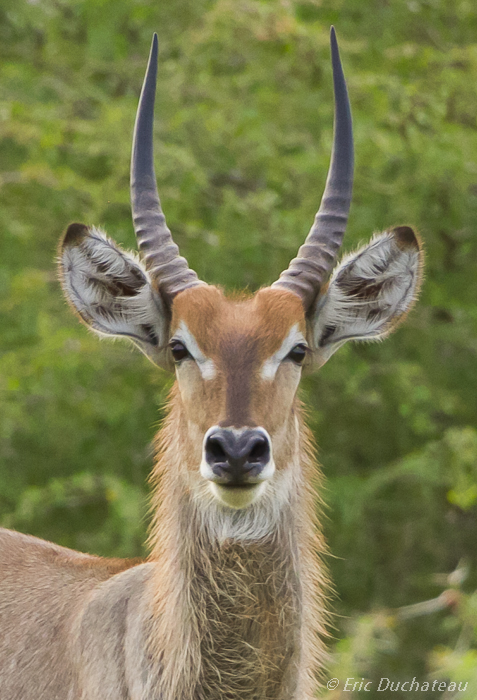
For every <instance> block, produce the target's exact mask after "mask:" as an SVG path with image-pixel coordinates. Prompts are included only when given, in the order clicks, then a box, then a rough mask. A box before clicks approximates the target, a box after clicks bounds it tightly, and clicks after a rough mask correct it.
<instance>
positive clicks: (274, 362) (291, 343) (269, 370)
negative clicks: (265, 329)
mask: <svg viewBox="0 0 477 700" xmlns="http://www.w3.org/2000/svg"><path fill="white" fill-rule="evenodd" d="M300 343H303V344H306V339H305V337H304V335H303V333H301V332H300V331H299V330H298V323H296V324H295V325H294V326H292V328H291V329H290V332H289V333H288V335H287V337H286V338H285V340H284V341H283V343H282V344H281V346H280V348H279V349H278V350H277V351H276V352H275V353H273V355H272V356H271V357H269V358H268V359H267V360H265V362H264V363H263V365H262V369H261V371H260V376H261V378H262V379H264V380H265V381H272V379H274V378H275V375H276V373H277V370H278V368H279V367H280V364H281V363H282V362H283V360H284V359H285V357H286V356H287V355H288V354H289V352H290V351H291V350H292V349H293V348H294V347H295V345H298V344H300Z"/></svg>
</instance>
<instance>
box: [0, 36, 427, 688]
mask: <svg viewBox="0 0 477 700" xmlns="http://www.w3.org/2000/svg"><path fill="white" fill-rule="evenodd" d="M331 55H332V64H333V81H334V91H335V127H334V136H333V152H332V157H331V165H330V170H329V174H328V179H327V182H326V187H325V192H324V195H323V198H322V202H321V205H320V209H319V211H318V213H317V215H316V217H315V221H314V224H313V226H312V228H311V231H310V233H309V234H308V237H307V239H306V241H305V243H304V245H303V246H302V247H301V248H300V250H299V252H298V256H297V257H296V258H295V259H294V260H293V261H292V262H291V263H290V266H289V267H288V269H287V270H286V271H285V272H283V273H282V274H281V276H280V278H279V279H278V280H277V281H276V282H274V284H272V285H271V287H266V288H263V289H260V290H259V291H258V292H257V293H256V294H254V295H248V294H244V295H242V296H233V297H227V296H226V295H225V294H224V292H223V291H222V290H221V289H219V288H217V287H215V286H211V285H209V284H205V283H204V282H201V281H200V280H199V279H198V277H197V275H196V273H195V272H193V270H191V269H190V268H189V267H188V264H187V262H186V260H185V259H184V258H183V257H180V256H179V252H178V248H177V246H176V245H175V243H174V242H173V240H172V237H171V233H170V231H169V229H168V228H167V225H166V221H165V218H164V215H163V213H162V209H161V205H160V201H159V197H158V194H157V189H156V179H155V175H154V166H153V148H152V132H153V111H154V98H155V85H156V71H157V38H156V36H154V39H153V43H152V49H151V54H150V58H149V64H148V67H147V72H146V77H145V81H144V85H143V90H142V93H141V98H140V102H139V108H138V113H137V119H136V125H135V130H134V139H133V151H132V166H131V201H132V214H133V221H134V228H135V231H136V236H137V240H138V245H139V250H140V254H141V258H138V257H136V256H134V255H132V254H130V253H126V252H124V251H123V250H121V249H120V248H119V247H118V246H117V245H116V244H115V243H114V242H113V241H111V240H110V239H108V238H107V237H106V236H105V234H104V233H102V232H101V231H99V230H98V229H96V228H93V227H89V226H85V225H82V224H71V225H70V226H69V227H68V229H67V231H66V234H65V236H64V238H63V240H62V243H61V246H60V261H59V264H60V271H61V280H62V285H63V289H64V292H65V295H66V298H67V299H68V301H69V303H70V305H71V306H72V307H73V309H74V311H75V312H76V313H77V315H78V316H79V318H80V319H81V321H82V322H83V323H85V324H86V325H87V326H88V327H89V328H91V329H93V330H94V331H96V332H97V333H98V334H99V335H103V336H104V335H109V336H126V337H128V338H131V339H132V340H133V341H134V342H135V344H136V345H138V346H139V347H140V349H141V350H142V351H143V352H144V353H146V354H147V355H148V357H149V358H150V359H151V360H152V361H153V362H154V363H155V364H156V365H158V366H159V367H162V368H164V369H166V370H169V371H174V372H175V375H176V381H175V384H174V387H173V390H172V393H171V397H170V401H169V406H168V414H167V418H166V420H165V423H164V425H163V427H162V429H161V430H160V432H159V434H158V436H157V441H156V448H157V450H156V462H155V467H154V473H153V485H154V496H153V506H154V520H153V525H152V530H151V535H150V543H151V554H150V556H149V558H148V559H147V561H144V562H142V563H138V562H131V561H121V560H113V559H102V558H100V557H95V556H90V555H86V554H80V553H78V552H74V551H70V550H67V549H64V548H62V547H59V546H56V545H54V544H50V543H48V542H44V541H42V540H38V539H36V538H34V537H29V536H26V535H22V534H18V533H15V532H10V531H7V530H3V531H2V532H1V534H0V630H1V633H0V698H1V700H311V698H312V697H314V694H315V692H316V689H317V677H318V676H319V674H320V672H321V671H322V670H323V667H324V664H325V658H326V653H325V646H324V642H323V637H324V636H325V632H326V622H327V613H326V607H327V606H326V598H327V577H326V570H325V568H324V566H323V562H322V553H323V552H324V549H325V548H324V543H323V539H322V535H321V532H320V527H319V522H317V520H316V518H315V513H316V500H317V496H316V494H315V491H314V488H315V487H316V484H317V483H318V484H319V477H318V471H317V466H316V465H315V463H314V458H313V443H312V440H311V439H310V435H309V433H308V431H307V429H306V426H305V424H304V420H303V415H302V409H301V406H300V402H299V399H298V398H297V389H298V385H299V382H300V378H301V374H302V369H303V367H304V366H309V367H310V368H317V367H320V366H321V365H322V364H323V363H324V362H326V361H327V360H328V358H329V357H330V356H331V355H332V354H333V353H334V352H335V351H336V350H337V349H338V348H339V347H340V346H341V345H343V344H344V343H345V342H346V341H348V340H362V339H364V340H377V339H381V338H384V337H385V336H387V335H388V334H389V333H390V332H391V331H392V330H394V329H395V328H396V326H397V325H398V324H399V323H400V322H401V321H402V319H403V318H404V317H405V316H406V313H407V312H408V310H409V309H410V307H411V306H412V304H413V301H414V299H415V298H416V294H417V292H418V288H419V283H420V278H421V265H422V259H421V258H422V255H421V252H420V245H419V242H418V239H417V237H416V234H415V233H414V232H413V230H412V229H411V228H409V227H408V226H400V227H397V228H393V229H390V230H387V231H385V232H384V233H381V234H379V235H375V236H374V237H373V238H372V240H371V241H370V243H368V244H367V245H366V246H364V247H363V248H361V249H360V250H358V251H357V252H355V253H353V254H351V255H348V256H347V257H345V258H344V259H343V260H342V262H341V263H340V264H338V265H337V266H336V267H335V265H336V260H337V255H338V251H339V248H340V246H341V243H342V239H343V235H344V231H345V226H346V222H347V217H348V211H349V207H350V202H351V191H352V180H353V140H352V126H351V113H350V107H349V102H348V94H347V89H346V83H345V80H344V76H343V71H342V67H341V63H340V58H339V53H338V46H337V43H336V37H335V34H334V30H333V29H332V31H331ZM333 268H334V270H333Z"/></svg>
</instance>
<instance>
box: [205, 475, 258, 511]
mask: <svg viewBox="0 0 477 700" xmlns="http://www.w3.org/2000/svg"><path fill="white" fill-rule="evenodd" d="M210 488H211V490H212V493H213V494H214V496H215V497H216V498H217V500H218V501H220V502H221V503H222V504H223V505H225V506H228V507H229V508H234V509H235V510H241V509H242V508H247V506H250V505H252V503H254V502H255V501H256V500H257V498H259V497H260V496H261V495H262V493H263V492H264V490H265V488H266V484H265V483H264V482H263V481H262V482H261V483H259V484H250V485H248V486H233V487H232V486H224V485H223V484H216V483H214V482H211V484H210Z"/></svg>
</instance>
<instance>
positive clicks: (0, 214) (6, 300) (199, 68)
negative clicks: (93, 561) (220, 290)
mask: <svg viewBox="0 0 477 700" xmlns="http://www.w3.org/2000/svg"><path fill="white" fill-rule="evenodd" d="M331 23H334V24H335V25H336V27H337V32H338V36H339V40H340V47H341V51H342V56H343V61H344V66H345V71H346V75H347V78H348V84H349V89H350V96H351V101H352V105H353V112H354V124H355V136H356V151H357V163H356V185H355V195H354V202H353V208H352V212H351V219H350V224H349V229H348V234H347V239H346V240H347V242H346V248H347V249H350V248H352V247H353V246H356V245H357V244H358V243H359V242H360V241H362V240H365V239H367V238H368V237H369V236H370V234H371V233H372V232H373V231H374V230H378V229H383V228H385V227H387V226H390V225H394V224H399V223H412V224H415V225H416V226H417V227H418V229H419V230H420V231H421V232H422V236H423V238H424V240H425V244H426V250H427V267H426V270H427V272H426V280H425V284H424V287H423V293H422V296H421V299H420V301H419V303H418V304H417V306H416V309H415V310H414V311H413V312H412V314H411V315H410V317H409V319H408V321H407V323H406V325H405V327H404V328H403V329H401V330H400V331H398V333H397V334H396V335H395V336H393V338H392V339H390V340H388V341H386V343H385V344H383V345H380V346H368V345H356V346H353V347H346V348H343V349H342V350H341V351H340V353H339V354H337V355H336V356H335V357H333V359H332V360H331V361H330V363H329V364H328V365H326V366H325V367H324V368H323V369H322V370H321V372H320V374H319V375H318V376H313V377H309V378H307V379H306V381H305V389H304V393H305V399H306V401H307V403H308V404H309V405H310V407H311V410H310V421H311V424H312V427H313V430H314V432H315V434H316V436H317V439H318V442H319V444H320V455H321V459H322V462H323V464H324V470H325V473H326V475H327V493H326V494H325V500H327V502H328V503H329V504H330V509H329V518H328V520H327V523H326V529H327V536H328V540H329V542H330V546H331V551H332V553H333V555H334V556H333V558H330V562H329V564H330V567H331V570H332V575H333V580H334V582H335V586H336V589H337V591H338V594H339V597H338V599H337V601H336V603H335V608H336V610H337V612H338V613H340V615H342V616H343V617H337V618H336V620H337V621H336V624H337V628H338V629H337V631H336V636H337V638H339V640H340V641H339V642H338V643H337V645H336V656H335V662H336V664H337V666H336V668H337V669H339V674H338V671H337V673H336V675H337V676H338V675H339V677H340V678H341V677H342V676H343V674H348V675H350V676H353V674H354V675H356V676H358V675H359V674H365V675H366V677H372V678H376V677H379V675H381V676H389V677H390V678H391V677H394V678H399V679H401V680H404V679H405V678H408V677H411V678H412V676H413V675H420V677H421V678H422V679H425V677H426V674H432V673H434V674H436V677H437V676H439V677H441V676H442V677H445V678H448V679H455V680H466V679H467V680H468V681H469V689H468V691H466V693H467V695H466V696H465V697H469V698H470V697H475V693H476V690H475V688H476V683H477V679H476V676H475V668H476V665H477V659H476V653H477V632H476V624H475V593H474V590H475V588H476V586H477V572H476V567H475V561H476V555H477V521H476V514H477V486H476V484H477V478H476V477H477V474H476V469H477V467H476V464H477V431H476V426H477V401H476V399H475V394H476V385H477V382H476V379H477V376H476V375H477V369H476V367H477V363H476V353H477V342H476V337H477V334H476V331H477V310H476V309H477V307H476V305H475V271H476V262H477V238H476V235H475V221H476V219H477V120H476V115H477V90H476V88H475V86H476V84H477V43H476V38H475V37H477V13H476V12H475V8H474V4H473V3H472V2H470V0H454V1H453V2H451V1H450V0H409V2H402V1H401V0H370V1H369V2H367V3H363V2H362V1H361V0H333V1H331V0H302V1H301V2H298V1H297V0H287V1H286V2H285V1H284V2H278V1H275V2H273V1H272V0H269V1H265V0H263V1H260V0H240V1H239V2H237V0H215V1H212V0H194V1H192V0H174V2H165V0H162V1H161V0H159V1H156V2H152V1H151V0H114V2H113V0H102V1H101V2H98V0H73V1H72V0H59V1H58V0H55V1H53V0H43V1H42V2H28V1H27V0H15V2H13V0H6V1H5V2H4V3H3V4H2V7H1V9H0V58H1V61H0V230H1V236H0V392H1V396H0V411H1V420H0V522H1V523H2V524H3V525H6V526H10V527H15V528H18V529H20V530H24V531H28V532H31V533H33V534H36V535H39V536H43V537H47V538H50V539H52V540H55V541H57V542H59V543H61V544H65V545H68V546H71V547H77V548H79V549H83V550H89V551H92V552H96V553H99V554H109V555H126V556H127V555H130V556H134V555H137V554H140V553H141V551H143V550H142V542H143V541H144V540H145V532H146V520H147V517H146V514H147V509H146V498H145V495H146V486H145V484H146V480H147V474H148V472H149V471H150V466H151V449H150V448H149V447H148V445H150V442H151V439H152V436H153V432H154V429H155V427H156V424H157V421H158V420H159V419H160V418H161V415H162V406H163V404H164V402H165V399H166V396H167V391H168V389H169V387H170V382H171V380H170V378H169V377H166V376H165V375H163V374H162V373H160V372H156V371H154V370H152V369H151V368H150V366H149V365H148V363H147V362H146V361H145V360H144V359H143V358H142V357H140V356H139V355H138V354H137V353H134V352H132V351H130V350H129V348H128V347H126V346H125V345H124V344H121V343H117V344H108V343H99V342H98V341H97V339H95V338H93V337H92V336H90V335H88V334H87V333H86V331H85V330H84V329H83V328H82V327H81V326H80V325H79V324H78V323H77V322H76V321H75V319H74V318H73V317H72V316H71V314H70V313H69V311H68V309H67V308H66V305H65V304H64V303H63V301H62V299H61V293H60V290H59V285H58V283H57V282H56V277H55V270H54V262H53V261H54V256H55V249H56V245H57V240H58V237H59V235H60V233H61V231H62V230H63V229H64V228H65V226H66V224H67V223H69V222H70V221H72V220H79V221H85V222H86V223H94V224H96V225H102V226H104V227H105V228H106V230H107V231H108V233H109V234H110V235H111V236H113V237H114V238H115V239H116V240H117V241H118V242H119V243H121V244H123V245H125V246H126V247H133V246H134V240H133V234H132V225H131V221H130V211H129V194H128V179H129V172H128V171H129V150H130V142H131V132H132V126H133V122H134V115H135V109H136V105H137V98H138V95H139V89H140V85H141V81H142V76H143V71H144V65H145V59H146V56H147V52H148V48H149V42H150V38H151V34H152V31H154V30H156V31H157V32H158V33H159V38H160V70H159V84H158V105H157V119H156V134H155V135H156V147H155V150H156V172H157V177H158V183H159V191H160V193H161V198H162V202H163V206H164V209H165V211H166V213H167V217H168V222H169V225H170V226H171V228H172V229H173V231H174V236H175V238H176V240H177V242H178V243H179V245H180V247H181V249H182V250H183V252H184V253H185V254H186V255H187V257H188V259H189V262H190V264H191V267H193V268H194V269H196V270H197V272H198V273H199V275H200V276H201V277H203V278H205V279H206V280H208V281H211V282H215V283H219V284H223V285H225V286H226V287H227V288H229V289H230V288H241V287H249V288H251V289H256V288H258V287H259V286H260V285H263V284H267V283H270V282H271V281H272V280H273V279H275V278H276V277H277V276H278V274H279V272H280V270H281V269H283V268H285V267H286V266H287V265H288V262H289V260H290V258H291V257H293V256H294V254H295V252H296V250H297V248H298V246H299V245H300V244H301V243H302V241H303V239H304V236H305V235H306V232H307V230H308V228H309V226H310V223H311V221H312V219H313V215H314V213H315V210H316V208H317V206H318V203H319V198H320V195H321V188H322V186H323V183H324V178H325V174H326V170H327V166H328V160H329V151H330V144H331V135H332V91H331V69H330V65H329V49H328V29H329V25H330V24H331ZM462 559H465V560H466V561H467V562H469V573H468V576H467V578H466V580H465V582H463V583H462V585H461V586H460V588H459V595H460V598H459V603H458V605H453V606H447V607H445V608H444V609H442V610H441V611H440V612H436V613H432V614H429V615H424V616H419V617H416V618H415V619H414V618H412V619H406V620H404V619H400V618H399V616H398V617H397V618H395V617H393V615H394V613H392V612H389V610H391V611H392V610H396V609H401V608H402V607H403V606H408V605H410V604H412V603H417V602H418V601H422V600H426V599H433V598H434V596H435V595H437V593H439V589H436V583H435V575H436V574H437V573H438V572H440V573H442V572H450V571H453V570H454V569H455V567H456V566H457V565H458V562H459V561H460V560H462ZM383 611H387V612H383ZM348 618H349V620H348V622H346V620H347V619H348ZM341 620H342V621H343V622H341ZM358 652H359V653H358ZM439 674H440V675H439ZM343 677H344V676H343ZM471 686H472V690H471ZM469 693H470V694H469ZM394 696H395V697H400V695H399V692H397V693H395V695H394ZM394 696H393V697H394ZM330 697H331V696H330ZM333 697H337V696H336V695H334V696H333ZM402 697H405V695H404V693H403V694H402ZM426 697H433V695H432V693H431V694H426ZM435 697H437V696H435ZM459 697H464V695H462V694H461V695H459Z"/></svg>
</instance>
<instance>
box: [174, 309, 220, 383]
mask: <svg viewBox="0 0 477 700" xmlns="http://www.w3.org/2000/svg"><path fill="white" fill-rule="evenodd" d="M174 338H175V339H176V340H179V341H180V342H181V343H183V344H184V345H185V347H186V348H187V350H188V351H189V353H190V354H191V355H192V357H193V358H194V360H195V361H196V363H197V367H198V368H199V370H200V373H201V375H202V379H205V380H206V381H207V380H209V379H214V378H215V376H216V375H217V371H216V369H215V364H214V362H213V360H211V359H210V358H209V357H207V356H206V355H204V353H203V352H202V350H201V349H200V348H199V346H198V344H197V341H196V339H195V338H194V336H193V335H192V333H191V332H190V330H189V329H188V327H187V324H186V323H184V321H181V322H180V324H179V328H178V330H177V331H176V333H174Z"/></svg>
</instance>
